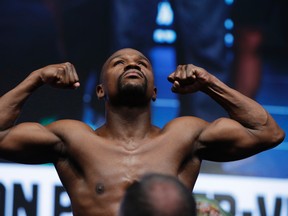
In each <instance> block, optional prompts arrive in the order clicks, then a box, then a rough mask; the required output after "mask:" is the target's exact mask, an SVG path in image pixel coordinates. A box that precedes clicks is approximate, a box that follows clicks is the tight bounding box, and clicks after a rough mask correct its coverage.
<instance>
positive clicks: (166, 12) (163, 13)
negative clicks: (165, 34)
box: [156, 2, 174, 26]
mask: <svg viewBox="0 0 288 216" xmlns="http://www.w3.org/2000/svg"><path fill="white" fill-rule="evenodd" d="M173 18H174V14H173V10H172V8H171V5H170V3H169V2H160V3H159V4H158V14H157V18H156V23H157V24H158V25H162V26H169V25H171V24H172V23H173Z"/></svg>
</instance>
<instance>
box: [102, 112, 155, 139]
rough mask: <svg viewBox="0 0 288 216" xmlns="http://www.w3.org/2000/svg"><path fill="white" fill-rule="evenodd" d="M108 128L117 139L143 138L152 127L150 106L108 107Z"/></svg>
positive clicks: (106, 125)
mask: <svg viewBox="0 0 288 216" xmlns="http://www.w3.org/2000/svg"><path fill="white" fill-rule="evenodd" d="M106 110H107V112H106V124H105V127H106V130H107V132H108V133H109V134H110V136H112V137H115V138H117V139H131V138H135V139H137V138H138V139H142V138H144V137H145V136H146V135H147V134H148V133H149V132H150V131H151V128H152V124H151V109H150V107H108V109H107V107H106Z"/></svg>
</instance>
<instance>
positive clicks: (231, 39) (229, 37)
mask: <svg viewBox="0 0 288 216" xmlns="http://www.w3.org/2000/svg"><path fill="white" fill-rule="evenodd" d="M224 41H225V44H226V46H227V47H231V46H233V43H234V36H233V35H232V34H231V33H227V34H226V35H225V37H224Z"/></svg>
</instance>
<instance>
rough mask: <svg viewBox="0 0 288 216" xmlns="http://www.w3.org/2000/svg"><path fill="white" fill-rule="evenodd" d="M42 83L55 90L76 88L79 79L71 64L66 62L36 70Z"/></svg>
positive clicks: (78, 84)
mask: <svg viewBox="0 0 288 216" xmlns="http://www.w3.org/2000/svg"><path fill="white" fill-rule="evenodd" d="M38 73H40V78H41V80H42V82H43V83H46V84H49V85H51V86H53V87H56V88H73V89H75V88H78V87H79V86H80V83H79V78H78V75H77V73H76V70H75V68H74V66H73V64H71V63H69V62H66V63H62V64H53V65H48V66H46V67H43V68H41V69H39V70H38Z"/></svg>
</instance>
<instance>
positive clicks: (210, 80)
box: [168, 65, 285, 161]
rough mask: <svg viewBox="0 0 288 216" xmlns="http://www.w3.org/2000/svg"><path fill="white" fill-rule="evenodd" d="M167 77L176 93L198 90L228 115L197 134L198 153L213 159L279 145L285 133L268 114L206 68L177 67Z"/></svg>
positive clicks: (225, 158) (229, 157)
mask: <svg viewBox="0 0 288 216" xmlns="http://www.w3.org/2000/svg"><path fill="white" fill-rule="evenodd" d="M168 80H169V81H170V82H172V83H173V86H172V91H173V92H175V93H180V94H187V93H194V92H197V91H202V92H204V93H206V94H207V95H209V96H210V97H211V98H213V99H214V100H215V101H216V102H217V103H219V104H220V105H221V106H222V107H223V108H224V109H225V110H226V111H227V112H228V114H229V116H230V119H229V118H220V119H217V120H215V121H214V122H212V123H211V124H208V126H207V127H206V128H205V129H204V130H203V131H202V132H201V134H200V136H199V139H198V141H199V150H198V153H199V156H200V157H201V158H202V159H208V160H213V161H231V160H238V159H242V158H245V157H249V156H251V155H254V154H256V153H259V152H261V151H264V150H267V149H270V148H273V147H275V146H277V145H278V144H280V143H281V142H282V141H283V139H284V136H285V133H284V131H283V130H282V129H281V128H280V127H279V126H278V124H277V123H276V122H275V120H274V119H273V118H272V116H271V115H270V114H269V113H268V112H267V111H266V110H265V109H264V108H263V107H262V106H261V105H260V104H259V103H257V102H256V101H254V100H252V99H250V98H248V97H246V96H244V95H243V94H241V93H239V92H238V91H236V90H234V89H232V88H230V87H228V86H227V85H226V84H224V83H223V82H221V81H220V80H219V79H217V78H216V77H215V76H213V75H212V74H209V73H208V72H207V71H206V70H204V69H203V68H200V67H196V66H194V65H182V66H178V68H177V70H176V71H175V72H173V73H172V74H171V75H170V76H169V77H168Z"/></svg>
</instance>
